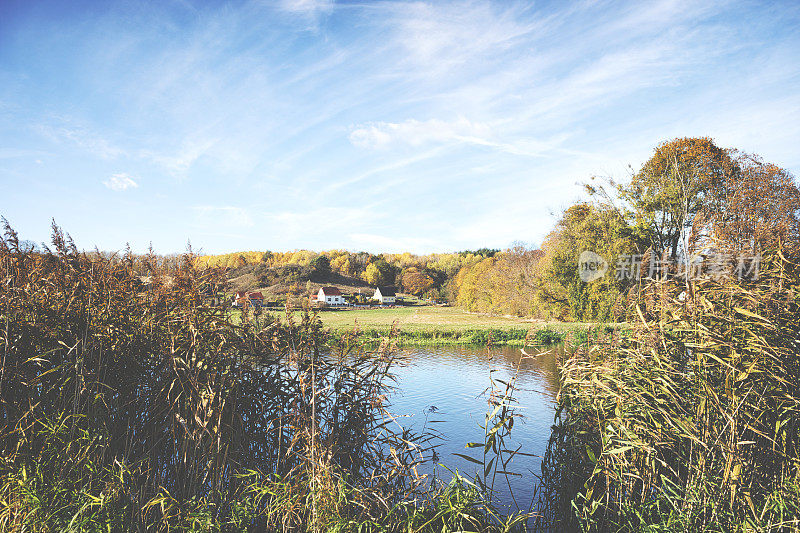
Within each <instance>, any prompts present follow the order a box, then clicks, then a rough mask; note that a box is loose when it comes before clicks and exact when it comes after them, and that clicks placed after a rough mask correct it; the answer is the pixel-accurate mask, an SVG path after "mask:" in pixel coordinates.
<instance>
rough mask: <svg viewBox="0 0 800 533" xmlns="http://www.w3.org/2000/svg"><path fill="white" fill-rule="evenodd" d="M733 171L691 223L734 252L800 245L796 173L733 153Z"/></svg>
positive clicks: (799, 191)
mask: <svg viewBox="0 0 800 533" xmlns="http://www.w3.org/2000/svg"><path fill="white" fill-rule="evenodd" d="M732 156H733V157H734V160H735V171H734V172H731V173H730V174H729V175H728V176H726V179H725V180H724V181H723V182H722V183H721V184H720V185H719V187H717V188H716V189H715V190H714V192H713V194H714V199H713V201H710V202H708V204H707V208H706V209H705V211H703V212H702V213H701V214H702V217H701V218H700V219H699V220H698V223H697V224H696V225H695V228H694V232H695V234H697V235H699V236H711V237H713V239H714V240H715V241H716V242H718V243H720V244H721V245H722V246H723V247H725V248H727V249H729V250H731V251H734V252H750V253H757V252H760V251H762V250H766V249H770V248H776V247H778V246H782V247H784V249H791V250H796V249H797V248H798V245H799V244H800V222H798V219H799V217H798V215H799V214H800V189H798V187H797V184H796V182H795V179H794V176H793V175H792V174H791V173H790V172H788V171H787V170H785V169H782V168H780V167H778V166H777V165H774V164H772V163H765V162H764V161H763V160H762V159H761V158H760V157H758V156H756V155H753V154H747V153H738V152H732Z"/></svg>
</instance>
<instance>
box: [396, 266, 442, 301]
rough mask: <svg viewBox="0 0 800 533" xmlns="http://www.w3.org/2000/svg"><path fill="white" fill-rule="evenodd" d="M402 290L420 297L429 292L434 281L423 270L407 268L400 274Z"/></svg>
mask: <svg viewBox="0 0 800 533" xmlns="http://www.w3.org/2000/svg"><path fill="white" fill-rule="evenodd" d="M402 281H403V290H404V291H405V292H407V293H409V294H413V295H415V296H421V295H423V294H425V293H426V292H428V291H430V290H431V289H432V288H433V286H434V285H435V284H436V280H435V279H434V278H433V276H431V275H430V274H429V273H428V272H426V271H425V270H424V269H421V268H419V267H415V266H412V267H408V268H407V269H405V270H404V271H403V273H402Z"/></svg>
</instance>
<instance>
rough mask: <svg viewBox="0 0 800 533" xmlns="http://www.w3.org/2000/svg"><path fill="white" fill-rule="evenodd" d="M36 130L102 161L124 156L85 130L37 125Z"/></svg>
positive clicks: (104, 140) (107, 142) (120, 151)
mask: <svg viewBox="0 0 800 533" xmlns="http://www.w3.org/2000/svg"><path fill="white" fill-rule="evenodd" d="M36 129H37V130H38V131H39V132H40V133H41V134H42V135H43V136H45V137H47V138H49V139H51V140H53V141H56V142H58V143H71V144H73V145H75V146H77V147H78V148H80V149H82V150H84V151H86V152H89V153H91V154H94V155H96V156H98V157H101V158H103V159H114V158H116V157H119V156H122V155H125V150H123V149H122V148H120V147H119V146H116V145H115V144H114V143H113V142H111V141H109V140H108V139H106V138H104V137H102V136H101V135H98V134H96V133H94V132H92V131H90V130H88V129H87V128H83V127H69V126H52V125H49V124H44V125H39V126H38V127H37V128H36Z"/></svg>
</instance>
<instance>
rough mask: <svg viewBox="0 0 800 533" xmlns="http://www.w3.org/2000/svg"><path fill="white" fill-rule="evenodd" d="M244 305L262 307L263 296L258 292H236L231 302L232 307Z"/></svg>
mask: <svg viewBox="0 0 800 533" xmlns="http://www.w3.org/2000/svg"><path fill="white" fill-rule="evenodd" d="M246 304H250V305H253V306H255V307H262V306H263V305H264V295H263V294H262V293H260V292H244V291H242V292H237V293H236V297H235V298H234V300H233V305H234V306H236V307H244V306H245V305H246Z"/></svg>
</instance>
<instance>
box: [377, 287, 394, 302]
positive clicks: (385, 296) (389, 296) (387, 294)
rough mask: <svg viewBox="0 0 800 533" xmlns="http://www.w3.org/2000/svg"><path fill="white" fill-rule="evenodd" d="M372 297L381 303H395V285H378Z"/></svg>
mask: <svg viewBox="0 0 800 533" xmlns="http://www.w3.org/2000/svg"><path fill="white" fill-rule="evenodd" d="M372 299H373V300H377V301H378V302H380V303H381V305H394V304H395V301H396V300H397V296H396V295H395V290H394V287H377V288H376V289H375V294H373V295H372Z"/></svg>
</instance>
